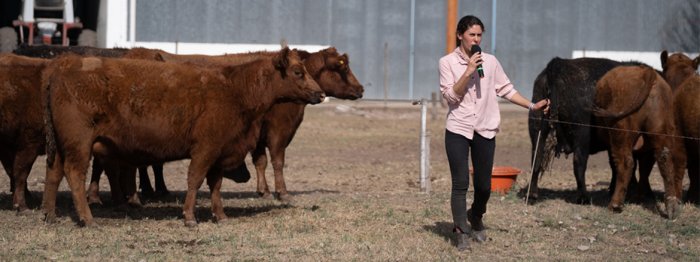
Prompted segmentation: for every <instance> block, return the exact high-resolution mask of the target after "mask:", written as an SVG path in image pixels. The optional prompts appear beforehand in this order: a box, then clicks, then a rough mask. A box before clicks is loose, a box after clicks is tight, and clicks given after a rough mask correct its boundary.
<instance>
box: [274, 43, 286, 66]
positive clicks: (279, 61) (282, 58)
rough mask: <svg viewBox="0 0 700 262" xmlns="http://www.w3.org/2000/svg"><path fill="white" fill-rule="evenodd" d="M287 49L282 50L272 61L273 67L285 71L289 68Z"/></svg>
mask: <svg viewBox="0 0 700 262" xmlns="http://www.w3.org/2000/svg"><path fill="white" fill-rule="evenodd" d="M288 56H289V47H285V48H282V50H280V52H279V54H278V55H277V57H275V59H274V63H275V67H276V68H278V69H285V68H287V67H288V66H289V58H288Z"/></svg>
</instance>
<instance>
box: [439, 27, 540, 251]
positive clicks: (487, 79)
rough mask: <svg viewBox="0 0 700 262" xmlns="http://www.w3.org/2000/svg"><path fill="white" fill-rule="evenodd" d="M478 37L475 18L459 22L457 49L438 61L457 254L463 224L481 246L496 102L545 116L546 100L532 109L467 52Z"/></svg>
mask: <svg viewBox="0 0 700 262" xmlns="http://www.w3.org/2000/svg"><path fill="white" fill-rule="evenodd" d="M483 32H484V24H483V23H482V22H481V20H479V18H477V17H475V16H471V15H468V16H465V17H462V19H460V20H459V23H458V24H457V48H456V49H455V50H454V51H453V52H452V53H450V54H448V55H446V56H444V57H442V58H440V91H441V93H442V96H443V97H444V98H445V100H446V101H447V103H448V105H449V111H448V113H447V121H446V124H445V149H446V151H447V159H448V162H449V165H450V172H451V174H452V196H451V208H452V218H453V219H454V232H455V233H456V235H457V248H458V249H459V250H460V251H463V250H467V249H469V237H468V235H467V231H466V229H467V220H468V221H469V223H470V224H471V229H472V237H473V238H474V240H475V241H477V242H483V241H485V240H486V235H485V234H484V225H483V223H482V217H483V215H484V213H486V203H487V202H488V200H489V197H490V195H491V169H492V168H493V158H494V151H495V147H496V138H495V136H496V133H497V132H498V127H499V125H500V122H501V115H500V112H499V108H498V99H497V97H501V98H505V99H507V100H509V101H510V102H511V103H514V104H517V105H520V106H522V107H524V108H528V109H529V110H544V111H545V112H547V111H548V110H549V101H548V100H546V99H545V100H542V101H539V102H537V103H532V102H530V101H529V100H528V99H526V98H524V97H523V96H521V95H520V94H519V93H518V91H516V90H515V89H514V87H513V84H512V83H511V82H510V80H509V79H508V76H506V74H505V72H503V68H502V67H501V64H500V63H499V62H498V60H497V59H496V57H495V56H493V55H490V54H484V53H482V52H477V51H475V52H472V50H474V49H472V46H477V45H479V44H480V43H481V37H482V34H483ZM479 67H483V74H480V73H478V72H477V69H478V68H479ZM480 76H481V77H480ZM470 151H471V154H472V165H473V166H474V178H473V180H474V201H473V203H472V207H471V209H469V210H467V203H466V195H467V189H468V188H469V163H468V162H467V161H468V158H469V152H470Z"/></svg>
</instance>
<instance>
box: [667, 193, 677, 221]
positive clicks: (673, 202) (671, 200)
mask: <svg viewBox="0 0 700 262" xmlns="http://www.w3.org/2000/svg"><path fill="white" fill-rule="evenodd" d="M680 215H681V205H680V202H679V201H678V199H677V198H675V197H668V198H666V216H667V217H668V219H671V220H674V219H676V218H678V217H679V216H680Z"/></svg>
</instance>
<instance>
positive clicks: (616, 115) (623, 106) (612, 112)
mask: <svg viewBox="0 0 700 262" xmlns="http://www.w3.org/2000/svg"><path fill="white" fill-rule="evenodd" d="M644 69H645V70H644V74H643V75H642V79H641V85H639V86H637V85H633V86H623V90H622V91H623V92H618V93H617V94H618V95H617V96H616V95H614V93H612V92H610V93H609V95H610V96H611V97H610V98H609V100H608V101H609V102H608V104H607V105H603V106H602V107H601V106H600V105H598V104H594V105H593V110H592V111H593V114H594V115H595V116H596V117H601V118H607V119H610V120H616V119H620V118H624V117H626V116H628V115H630V114H632V113H634V112H636V111H637V110H639V108H641V107H642V105H644V102H645V101H646V100H647V97H649V93H651V89H652V88H653V86H654V84H655V81H656V77H657V73H656V71H654V70H653V69H652V68H651V67H647V66H645V67H644ZM635 83H639V82H635ZM603 85H604V86H602V87H603V89H608V90H610V88H611V87H610V86H607V85H608V83H607V82H605V83H603ZM596 91H597V92H600V91H601V90H596ZM632 94H634V95H632ZM627 95H630V96H629V97H628V96H627ZM596 96H597V95H596ZM622 96H624V97H622ZM627 98H629V99H627ZM615 100H617V101H619V102H617V103H615V102H614V101H615ZM623 100H625V101H624V102H622V101H623ZM610 106H614V107H615V108H614V109H612V108H610Z"/></svg>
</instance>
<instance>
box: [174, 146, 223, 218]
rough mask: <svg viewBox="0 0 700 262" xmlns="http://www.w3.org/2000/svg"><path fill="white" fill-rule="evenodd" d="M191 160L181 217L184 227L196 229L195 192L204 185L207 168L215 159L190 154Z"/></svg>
mask: <svg viewBox="0 0 700 262" xmlns="http://www.w3.org/2000/svg"><path fill="white" fill-rule="evenodd" d="M192 155H193V156H192V160H191V161H190V166H189V167H188V170H187V195H185V203H184V205H183V208H182V213H183V216H184V217H185V226H187V227H196V226H197V220H196V218H195V216H194V208H195V204H196V203H197V190H199V188H200V187H201V186H202V183H204V178H206V175H207V173H208V172H209V168H210V167H211V166H212V164H213V163H214V160H215V159H216V157H214V156H210V155H207V154H206V152H205V153H200V154H196V153H193V154H192Z"/></svg>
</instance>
